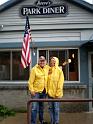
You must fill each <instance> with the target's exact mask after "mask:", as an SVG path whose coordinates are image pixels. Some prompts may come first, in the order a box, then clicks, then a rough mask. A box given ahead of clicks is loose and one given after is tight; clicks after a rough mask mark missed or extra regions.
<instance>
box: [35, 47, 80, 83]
mask: <svg viewBox="0 0 93 124" xmlns="http://www.w3.org/2000/svg"><path fill="white" fill-rule="evenodd" d="M69 49H77V50H78V76H79V77H78V79H79V80H78V81H67V80H65V81H64V82H65V83H80V49H79V48H77V47H75V48H74V47H72V48H71V47H70V48H67V47H66V48H65V47H64V48H58V47H56V48H55V47H53V48H51V47H50V48H37V62H38V59H39V50H48V62H49V50H69Z"/></svg>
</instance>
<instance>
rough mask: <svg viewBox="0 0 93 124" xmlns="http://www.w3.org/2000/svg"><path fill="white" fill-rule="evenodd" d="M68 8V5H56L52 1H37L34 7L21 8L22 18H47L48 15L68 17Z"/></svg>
mask: <svg viewBox="0 0 93 124" xmlns="http://www.w3.org/2000/svg"><path fill="white" fill-rule="evenodd" d="M67 12H68V7H67V5H66V4H56V5H54V4H53V3H52V1H50V0H37V1H36V2H35V3H34V5H26V6H22V8H21V15H22V16H26V15H29V16H42V15H43V16H44V15H45V16H46V15H59V14H61V15H64V16H65V15H66V14H67Z"/></svg>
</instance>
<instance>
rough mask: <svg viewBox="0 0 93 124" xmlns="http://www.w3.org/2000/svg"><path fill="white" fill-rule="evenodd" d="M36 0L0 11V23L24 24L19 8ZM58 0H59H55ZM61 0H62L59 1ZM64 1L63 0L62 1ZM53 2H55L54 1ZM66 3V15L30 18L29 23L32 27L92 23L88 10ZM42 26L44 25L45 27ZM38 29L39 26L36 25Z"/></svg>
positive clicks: (92, 19) (26, 1) (27, 0)
mask: <svg viewBox="0 0 93 124" xmlns="http://www.w3.org/2000/svg"><path fill="white" fill-rule="evenodd" d="M35 1H36V0H25V1H23V2H21V3H19V4H17V5H15V6H13V7H11V8H9V9H8V10H7V11H4V12H2V13H0V25H2V24H3V25H12V26H13V25H24V24H25V19H23V18H22V17H21V16H20V14H19V10H20V7H21V6H22V5H30V4H34V2H35ZM57 1H58V2H60V0H57ZM61 2H62V1H61ZM63 2H64V1H63ZM54 3H55V2H54ZM65 3H66V4H67V5H68V13H69V14H68V15H67V16H66V17H61V16H58V17H57V16H56V17H55V16H54V17H51V18H47V17H46V18H42V17H41V18H40V17H37V18H34V17H31V18H30V24H31V25H33V29H34V27H35V25H36V24H37V25H45V26H50V25H51V24H52V25H54V26H55V24H59V25H61V24H68V23H75V24H77V23H84V24H86V23H90V24H93V15H92V13H90V12H88V11H87V10H85V9H82V8H80V7H77V6H75V5H73V4H70V3H67V2H65ZM45 26H44V27H45ZM37 29H39V26H38V27H37Z"/></svg>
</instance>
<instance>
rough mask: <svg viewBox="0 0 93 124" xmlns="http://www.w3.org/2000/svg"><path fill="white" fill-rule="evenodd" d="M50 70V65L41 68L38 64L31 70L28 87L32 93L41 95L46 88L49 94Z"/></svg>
mask: <svg viewBox="0 0 93 124" xmlns="http://www.w3.org/2000/svg"><path fill="white" fill-rule="evenodd" d="M48 70H49V66H48V65H46V66H45V67H44V68H41V67H40V66H39V65H38V64H37V65H36V66H34V67H33V68H32V69H31V72H30V77H29V81H28V87H29V90H30V91H35V92H39V93H40V92H42V91H43V90H44V88H45V89H46V92H47V78H48Z"/></svg>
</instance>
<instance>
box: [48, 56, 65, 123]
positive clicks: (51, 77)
mask: <svg viewBox="0 0 93 124" xmlns="http://www.w3.org/2000/svg"><path fill="white" fill-rule="evenodd" d="M58 65H59V60H58V58H57V57H52V58H51V60H50V69H49V74H48V96H49V98H61V97H62V96H63V83H64V75H63V71H62V70H61V69H60V68H59V67H58ZM49 111H50V117H51V124H59V102H49Z"/></svg>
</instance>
